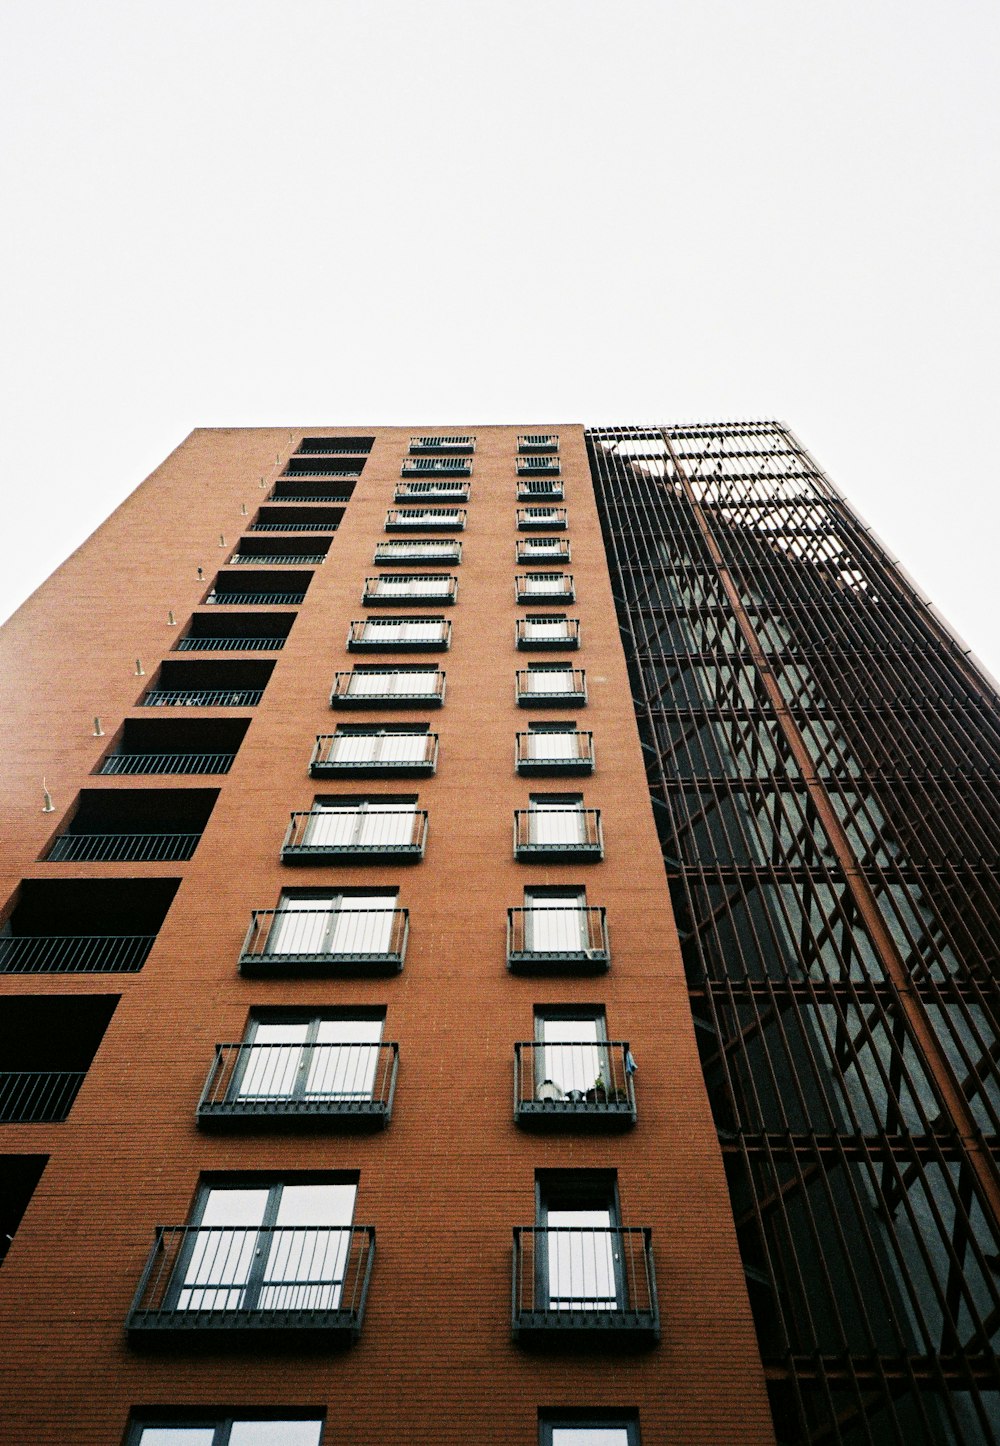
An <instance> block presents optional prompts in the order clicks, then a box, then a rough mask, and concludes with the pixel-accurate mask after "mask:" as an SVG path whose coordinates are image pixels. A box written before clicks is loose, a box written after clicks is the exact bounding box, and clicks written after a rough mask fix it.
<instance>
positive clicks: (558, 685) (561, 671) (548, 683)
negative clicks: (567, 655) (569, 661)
mask: <svg viewBox="0 0 1000 1446" xmlns="http://www.w3.org/2000/svg"><path fill="white" fill-rule="evenodd" d="M514 691H515V698H516V700H517V705H518V707H519V708H562V707H583V706H585V705H586V702H587V675H586V673H585V672H584V670H583V668H566V667H563V666H562V665H561V664H559V663H551V664H550V663H535V664H533V665H532V666H531V667H530V668H520V669H518V671H517V673H516V675H515V689H514Z"/></svg>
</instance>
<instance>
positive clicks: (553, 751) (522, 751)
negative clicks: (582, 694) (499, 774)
mask: <svg viewBox="0 0 1000 1446" xmlns="http://www.w3.org/2000/svg"><path fill="white" fill-rule="evenodd" d="M594 762H595V755H594V735H593V733H587V732H583V731H581V730H580V729H575V728H574V729H570V728H567V729H564V730H554V729H553V730H550V729H545V730H542V729H538V730H535V729H532V730H531V731H530V732H528V733H518V735H517V740H516V748H515V754H514V766H515V768H516V769H517V772H518V773H520V774H521V775H522V776H524V777H536V778H541V777H554V776H559V775H562V776H564V777H565V776H568V777H573V776H576V775H582V774H587V773H593V771H594Z"/></svg>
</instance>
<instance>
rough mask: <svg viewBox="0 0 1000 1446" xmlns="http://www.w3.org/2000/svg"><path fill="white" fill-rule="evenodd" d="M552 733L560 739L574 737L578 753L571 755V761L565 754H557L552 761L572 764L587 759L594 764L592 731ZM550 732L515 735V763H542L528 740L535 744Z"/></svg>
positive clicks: (546, 730)
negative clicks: (573, 761) (574, 761)
mask: <svg viewBox="0 0 1000 1446" xmlns="http://www.w3.org/2000/svg"><path fill="white" fill-rule="evenodd" d="M551 731H552V732H553V733H555V734H556V736H557V737H560V738H569V737H572V738H573V739H575V740H576V747H577V752H576V753H575V754H573V755H571V756H570V758H569V759H566V758H565V757H564V755H563V754H558V753H557V754H552V755H550V757H551V761H553V762H571V761H572V760H573V759H574V758H575V759H578V760H584V759H586V760H588V761H590V762H593V758H594V735H593V733H592V732H590V731H589V730H587V729H583V728H562V729H559V730H556V729H553V730H551ZM548 732H549V730H548V729H545V730H539V731H537V732H536V731H534V730H532V731H529V732H525V733H518V734H516V735H515V754H514V756H515V761H516V762H517V763H535V762H540V761H541V758H539V755H538V754H537V753H535V752H532V751H531V749H530V747H529V743H528V740H529V739H531V740H532V741H533V742H535V741H537V740H539V739H542V738H545V737H546V736H547V734H548ZM544 757H545V755H544V754H543V755H542V758H544Z"/></svg>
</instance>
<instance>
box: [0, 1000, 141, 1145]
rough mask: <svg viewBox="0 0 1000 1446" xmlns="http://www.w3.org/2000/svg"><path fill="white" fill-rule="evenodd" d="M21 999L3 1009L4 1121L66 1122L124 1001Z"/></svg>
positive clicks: (0, 1082) (0, 1109)
mask: <svg viewBox="0 0 1000 1446" xmlns="http://www.w3.org/2000/svg"><path fill="white" fill-rule="evenodd" d="M120 997H121V996H120V995H118V994H89V995H82V996H81V995H69V996H58V995H51V994H47V995H22V996H20V997H14V998H8V999H6V1000H5V1001H4V1006H3V1010H2V1011H0V1122H2V1123H4V1124H32V1123H51V1122H54V1121H59V1120H64V1119H65V1118H66V1116H67V1115H68V1114H69V1111H70V1107H71V1106H72V1104H73V1101H74V1100H75V1099H76V1096H77V1091H78V1090H79V1088H80V1086H81V1085H82V1084H83V1081H84V1078H85V1077H86V1074H87V1070H88V1069H89V1068H90V1065H91V1063H92V1061H93V1058H94V1055H95V1054H96V1053H97V1050H98V1048H99V1046H100V1043H101V1040H102V1039H103V1038H104V1031H105V1030H106V1029H107V1027H108V1024H109V1023H110V1021H111V1016H112V1015H113V1014H114V1012H115V1006H116V1005H117V1003H118V1000H119V999H120Z"/></svg>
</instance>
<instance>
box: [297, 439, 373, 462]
mask: <svg viewBox="0 0 1000 1446" xmlns="http://www.w3.org/2000/svg"><path fill="white" fill-rule="evenodd" d="M374 445H375V438H374V437H303V438H302V441H301V442H300V443H299V445H298V447H297V448H296V449H295V453H294V455H295V456H296V457H313V456H317V455H318V456H324V457H340V456H345V455H346V456H348V457H357V458H358V459H359V460H361V461H362V462H363V460H364V458H365V457H366V456H367V455H368V453H369V452H370V451H371V449H372V447H373V446H374Z"/></svg>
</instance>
